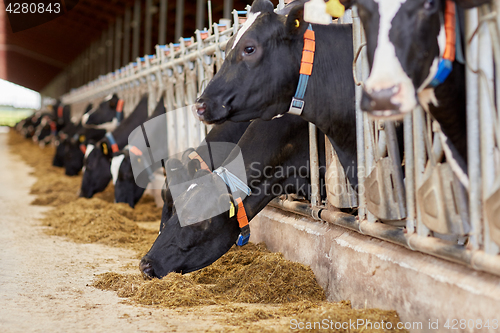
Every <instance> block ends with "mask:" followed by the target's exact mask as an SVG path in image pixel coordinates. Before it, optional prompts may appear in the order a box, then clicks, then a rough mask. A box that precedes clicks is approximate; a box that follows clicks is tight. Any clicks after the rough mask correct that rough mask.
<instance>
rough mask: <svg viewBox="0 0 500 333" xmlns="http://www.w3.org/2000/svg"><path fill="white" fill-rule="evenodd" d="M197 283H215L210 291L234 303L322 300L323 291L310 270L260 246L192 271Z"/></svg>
mask: <svg viewBox="0 0 500 333" xmlns="http://www.w3.org/2000/svg"><path fill="white" fill-rule="evenodd" d="M192 275H193V279H194V280H195V281H197V282H200V283H211V284H215V286H214V287H213V288H212V292H214V293H215V294H217V295H219V296H220V297H223V298H226V299H227V300H229V301H233V302H243V303H266V304H277V303H291V302H298V301H304V300H309V301H322V300H324V299H325V294H324V291H323V289H322V288H321V287H320V286H319V285H318V282H317V281H316V277H315V276H314V273H313V272H312V270H311V268H309V267H307V266H305V265H303V264H300V263H295V262H291V261H288V260H286V259H285V258H283V255H282V254H281V253H271V252H269V251H268V250H267V249H266V248H265V246H264V245H263V244H258V245H253V244H249V245H247V246H245V247H243V248H238V247H236V246H233V249H232V250H231V251H229V252H228V253H226V254H225V255H223V256H222V257H221V258H220V259H219V260H217V261H216V262H215V263H213V264H212V265H210V266H208V267H206V268H204V269H202V270H200V271H197V272H193V273H192Z"/></svg>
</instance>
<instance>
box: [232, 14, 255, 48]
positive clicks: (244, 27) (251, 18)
mask: <svg viewBox="0 0 500 333" xmlns="http://www.w3.org/2000/svg"><path fill="white" fill-rule="evenodd" d="M259 15H260V12H257V13H252V12H250V13H249V14H248V18H247V20H246V21H245V23H244V24H243V25H242V26H241V28H240V30H238V33H237V34H236V37H235V38H234V43H233V47H232V48H231V50H233V49H234V47H235V46H236V44H238V42H239V41H240V39H241V36H243V35H244V34H245V32H247V30H248V29H249V28H250V27H251V26H252V24H253V23H254V22H255V20H256V19H257V17H258V16H259Z"/></svg>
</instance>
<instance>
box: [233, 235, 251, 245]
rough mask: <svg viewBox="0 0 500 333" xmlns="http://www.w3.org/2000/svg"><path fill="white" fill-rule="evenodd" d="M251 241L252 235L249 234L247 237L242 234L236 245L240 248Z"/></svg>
mask: <svg viewBox="0 0 500 333" xmlns="http://www.w3.org/2000/svg"><path fill="white" fill-rule="evenodd" d="M249 239H250V233H248V235H245V236H243V235H242V234H240V235H239V236H238V240H237V241H236V245H238V246H243V245H246V244H247V243H248V240H249Z"/></svg>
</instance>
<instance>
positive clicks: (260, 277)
mask: <svg viewBox="0 0 500 333" xmlns="http://www.w3.org/2000/svg"><path fill="white" fill-rule="evenodd" d="M9 145H10V146H11V148H12V150H13V152H15V153H17V154H19V155H20V156H21V157H22V159H24V161H26V163H28V164H29V165H31V166H33V167H35V168H36V170H35V172H34V173H33V175H34V176H36V177H37V182H36V183H35V184H34V186H33V187H32V190H31V193H32V194H36V195H37V198H36V200H35V201H34V202H33V204H37V205H50V206H54V207H55V208H54V209H52V210H50V211H49V212H47V213H46V216H45V218H44V219H43V220H42V223H43V224H44V225H46V226H50V227H51V228H47V230H46V232H47V233H48V234H50V235H58V236H65V237H68V238H70V239H72V240H73V241H75V242H85V243H94V242H98V243H102V244H107V245H112V246H119V247H126V248H130V249H133V250H135V251H137V252H138V258H140V257H142V256H143V255H144V254H145V253H146V252H147V250H148V249H149V248H150V246H151V245H152V244H153V242H154V240H155V238H156V236H157V234H158V233H157V231H156V230H152V229H143V228H141V227H139V225H138V224H137V222H144V221H156V222H157V224H156V225H158V226H159V220H160V219H161V207H156V205H155V202H154V198H152V197H148V196H144V197H143V198H142V199H141V200H140V201H139V203H138V204H137V205H136V207H135V209H132V208H130V207H129V206H128V205H127V204H114V203H113V201H114V192H113V186H112V185H109V186H108V187H107V188H106V190H105V191H104V192H103V193H99V194H97V195H96V196H94V198H92V199H85V198H78V196H77V192H78V189H79V187H80V184H81V175H80V176H76V177H67V176H65V175H64V170H63V169H60V168H55V167H52V157H53V155H54V149H53V148H52V147H46V148H44V149H40V148H39V147H38V146H36V145H34V144H33V143H32V142H30V141H29V140H26V139H24V138H22V137H21V136H20V135H18V134H17V133H15V132H12V131H11V134H9ZM153 229H154V228H153ZM92 285H93V286H94V287H96V288H99V289H102V290H113V291H116V292H117V294H118V296H120V297H125V298H127V299H128V300H129V301H130V302H132V303H135V304H140V305H147V306H156V307H167V308H174V309H176V308H181V309H182V308H186V307H194V306H209V307H210V306H211V309H212V310H211V311H212V312H213V313H223V314H224V315H223V317H222V319H221V322H223V323H224V324H226V325H230V326H233V328H231V329H230V330H229V331H231V332H262V331H263V330H266V331H269V330H271V331H274V332H290V331H292V330H291V329H290V327H291V326H290V322H291V321H290V320H291V319H297V320H300V321H303V322H322V321H323V320H324V319H327V320H331V321H332V322H334V323H335V322H336V321H340V322H345V321H347V322H348V321H349V319H351V320H354V321H355V320H357V319H365V321H372V322H381V321H382V320H384V322H388V321H389V322H391V323H393V325H392V326H393V327H396V325H395V323H397V322H398V321H399V318H398V316H397V314H396V313H395V312H394V311H384V310H379V309H364V310H356V309H352V308H351V305H350V303H349V302H340V303H329V302H326V301H325V294H324V291H323V289H322V288H321V287H320V286H319V285H318V283H317V281H316V278H315V276H314V274H313V272H312V270H311V269H310V268H309V267H307V266H305V265H302V264H299V263H294V262H290V261H288V260H286V259H284V258H283V255H282V254H280V253H271V252H270V251H268V250H267V249H266V247H265V246H264V245H263V244H257V245H255V244H251V243H250V244H248V245H246V246H244V247H233V248H232V249H231V250H230V251H229V252H228V253H226V254H225V255H223V256H222V257H221V258H220V259H219V260H217V261H216V262H215V263H213V264H212V265H210V266H208V267H206V268H204V269H201V270H199V271H196V272H193V273H189V274H185V275H181V274H177V273H170V274H169V275H167V276H166V277H164V278H163V279H161V280H159V279H152V280H144V279H143V277H142V276H141V275H140V274H139V272H137V274H119V273H115V272H108V273H104V274H100V275H97V276H96V278H95V280H94V282H93V283H92ZM284 318H285V319H286V320H285V321H284ZM262 323H264V324H262ZM308 331H311V332H316V331H325V330H315V329H312V330H308ZM328 331H334V332H348V331H349V332H382V330H373V329H369V328H368V329H364V328H362V329H360V330H349V329H347V330H345V329H340V330H336V329H333V330H328ZM387 331H391V332H403V331H398V330H396V329H392V330H385V332H387Z"/></svg>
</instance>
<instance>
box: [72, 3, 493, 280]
mask: <svg viewBox="0 0 500 333" xmlns="http://www.w3.org/2000/svg"><path fill="white" fill-rule="evenodd" d="M477 15H478V14H477V10H474V9H473V10H469V11H467V12H466V17H467V19H466V21H467V22H466V24H467V32H468V34H467V37H470V34H471V32H472V31H474V29H475V26H477ZM352 16H353V22H354V24H353V36H354V45H355V50H354V51H356V50H357V47H356V46H359V45H361V44H362V42H363V34H362V30H361V26H360V22H359V17H358V16H357V13H356V11H355V10H353V15H352ZM231 30H232V29H228V31H227V32H225V33H226V34H225V33H222V34H219V33H218V31H216V30H215V31H214V32H215V34H214V35H212V36H210V37H209V38H208V39H205V40H203V41H202V40H201V39H200V38H199V37H198V38H197V41H198V42H197V43H195V44H194V45H192V47H190V48H189V49H188V50H183V51H182V52H177V53H175V52H172V54H171V57H170V59H168V61H159V58H158V59H156V61H155V60H153V61H151V63H150V66H149V67H146V68H142V67H141V66H140V65H139V66H138V67H139V68H138V69H137V70H134V68H133V65H131V64H129V65H128V68H129V70H128V71H127V72H126V73H125V74H124V75H122V76H119V77H118V79H116V78H114V77H113V75H110V74H108V75H107V76H106V77H101V79H100V80H96V81H94V82H93V84H91V85H90V86H89V85H87V86H85V87H82V88H80V89H78V90H77V91H74V92H73V93H70V94H67V95H65V96H64V97H63V102H64V103H75V102H79V101H83V100H86V99H87V100H88V99H91V98H93V99H98V98H99V95H100V94H102V93H104V92H109V91H112V90H113V89H116V88H117V87H120V86H126V85H127V84H128V85H130V84H131V83H133V82H136V81H137V80H140V79H142V78H144V77H147V76H148V75H151V74H155V75H158V73H165V72H167V71H172V72H173V71H174V70H176V68H177V66H183V65H185V64H186V63H187V62H195V61H196V62H198V63H200V64H201V62H203V61H205V58H204V57H205V56H213V55H217V54H218V53H219V52H220V51H221V50H222V49H224V48H225V45H226V43H227V42H226V41H223V42H218V39H219V38H220V36H221V35H225V36H228V35H230V34H231V33H234V30H233V31H232V32H230V31H231ZM474 43H475V42H474V40H473V42H472V45H468V47H467V56H468V59H469V62H472V64H473V66H474V65H477V62H478V60H477V57H478V55H477V54H475V52H476V51H475V50H477V46H475V45H474ZM170 46H171V47H172V45H170ZM495 55H497V54H495ZM498 67H499V66H497V70H498ZM475 68H477V67H475ZM201 69H202V66H200V67H199V70H201ZM203 73H204V71H203ZM367 73H368V71H367V66H366V64H363V65H362V66H358V67H357V72H356V74H357V77H358V78H364V77H365V76H366V75H367ZM113 80H114V81H113ZM477 86H478V79H477V75H476V74H474V73H473V72H472V71H471V70H470V69H468V71H467V94H468V95H467V96H468V105H467V107H468V122H469V126H470V128H471V132H469V136H468V149H469V176H470V181H471V185H472V184H475V185H473V186H472V188H471V192H474V193H475V195H474V194H472V193H471V196H470V198H471V199H470V203H471V207H473V208H472V209H471V213H470V214H471V221H475V229H474V230H475V231H476V232H475V233H473V234H472V235H471V244H472V246H469V247H468V248H466V247H465V246H459V245H455V244H450V243H447V242H446V241H443V240H441V239H438V238H434V237H427V236H428V234H429V230H428V229H427V228H426V227H425V225H423V224H422V223H421V221H420V219H419V214H417V209H416V205H415V202H416V198H415V188H416V187H417V186H419V184H421V181H422V176H423V172H424V168H425V155H426V153H425V145H424V144H423V142H421V141H422V140H416V141H415V142H413V140H414V136H416V137H418V136H420V135H421V134H422V133H423V131H424V128H425V126H426V125H425V121H424V113H423V110H421V109H420V108H418V109H417V110H416V111H415V112H413V114H412V115H408V116H406V118H405V123H404V130H405V153H406V159H405V162H406V163H405V167H406V204H407V211H408V218H407V230H406V233H405V231H404V230H403V229H400V228H397V227H394V226H390V225H386V224H383V223H376V222H375V221H374V219H373V218H370V216H369V215H370V214H367V211H366V201H365V199H364V197H363V196H362V195H361V196H359V201H360V205H359V215H358V217H355V216H352V215H349V214H345V213H341V212H337V211H332V210H327V209H324V208H321V207H317V206H311V205H309V204H304V203H298V202H290V201H283V200H274V201H273V203H272V204H271V205H272V206H277V207H279V208H281V209H284V210H287V211H291V212H294V213H298V214H301V215H305V216H312V217H313V218H315V219H320V220H322V221H325V222H328V223H332V224H335V225H338V226H342V227H346V228H349V229H351V230H355V231H357V232H360V233H363V234H366V235H370V236H373V237H376V238H379V239H382V240H386V241H389V242H392V243H395V244H399V245H401V246H404V247H406V248H408V249H411V250H414V251H420V252H423V253H427V254H430V255H434V256H437V257H440V258H443V259H446V260H450V261H454V262H457V263H461V264H465V265H467V266H469V267H472V268H474V269H477V270H482V271H485V272H489V273H492V274H496V275H500V257H499V256H496V255H491V254H487V253H486V252H485V251H483V250H482V246H483V242H482V239H481V238H482V237H481V236H482V235H481V233H480V232H479V233H478V231H477V230H478V229H479V230H482V224H481V219H480V218H479V219H476V218H475V217H477V216H479V217H480V216H481V213H482V212H481V206H480V204H481V199H482V198H481V197H482V191H481V186H480V183H479V182H478V181H477V180H480V179H481V169H480V168H481V165H480V163H479V158H478V156H476V158H471V156H475V155H479V154H480V149H479V133H478V129H479V124H480V123H479V113H478V112H477V105H478V98H477V96H478V94H477ZM498 86H499V85H497V88H498ZM356 89H357V95H356V96H357V103H356V105H359V103H358V102H359V101H358V100H359V96H360V91H361V87H356ZM497 94H499V92H498V91H497ZM474 109H475V110H476V111H474ZM356 116H357V128H356V129H357V133H358V134H357V135H358V142H357V144H358V165H359V166H360V167H359V168H358V178H359V184H360V188H362V187H361V186H363V184H364V178H365V177H366V173H367V172H368V171H369V169H370V167H371V163H372V161H373V156H371V155H370V152H372V153H373V151H372V149H369V148H370V147H368V148H367V145H365V141H366V140H367V138H366V133H367V132H368V131H365V130H364V128H366V126H369V122H368V119H367V117H366V115H364V114H363V113H362V112H361V110H359V107H358V108H357V110H356ZM471 124H472V126H471ZM470 133H473V134H470ZM474 133H476V134H477V135H474ZM471 153H472V154H471ZM367 154H368V155H367ZM478 184H479V185H478ZM478 204H479V206H478ZM474 207H476V208H474ZM478 207H479V208H478ZM478 214H479V215H478ZM473 223H474V222H473ZM415 229H416V230H417V232H415Z"/></svg>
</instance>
